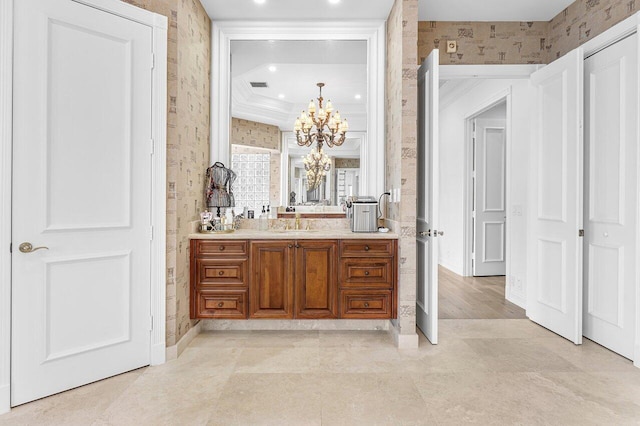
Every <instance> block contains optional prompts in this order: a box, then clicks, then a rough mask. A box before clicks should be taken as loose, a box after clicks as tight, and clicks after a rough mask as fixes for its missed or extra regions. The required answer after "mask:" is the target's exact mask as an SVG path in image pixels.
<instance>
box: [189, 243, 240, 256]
mask: <svg viewBox="0 0 640 426" xmlns="http://www.w3.org/2000/svg"><path fill="white" fill-rule="evenodd" d="M194 241H196V252H195V255H196V256H214V255H215V256H216V257H218V256H246V255H247V241H246V240H194Z"/></svg>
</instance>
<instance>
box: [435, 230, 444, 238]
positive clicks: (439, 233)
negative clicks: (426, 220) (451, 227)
mask: <svg viewBox="0 0 640 426" xmlns="http://www.w3.org/2000/svg"><path fill="white" fill-rule="evenodd" d="M433 233H434V234H435V235H440V236H441V237H442V236H443V235H444V231H436V230H435V229H434V230H433Z"/></svg>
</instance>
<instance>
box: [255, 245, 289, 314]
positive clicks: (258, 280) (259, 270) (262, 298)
mask: <svg viewBox="0 0 640 426" xmlns="http://www.w3.org/2000/svg"><path fill="white" fill-rule="evenodd" d="M250 251H251V255H250V259H251V281H250V283H249V311H250V314H249V317H250V318H274V319H290V318H293V273H294V267H293V262H294V242H293V241H289V240H283V241H252V242H251V248H250Z"/></svg>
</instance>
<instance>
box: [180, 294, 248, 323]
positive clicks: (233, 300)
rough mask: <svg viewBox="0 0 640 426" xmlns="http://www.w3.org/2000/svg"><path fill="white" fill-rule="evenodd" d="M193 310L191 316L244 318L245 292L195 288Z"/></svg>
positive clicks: (245, 315) (245, 311) (245, 313)
mask: <svg viewBox="0 0 640 426" xmlns="http://www.w3.org/2000/svg"><path fill="white" fill-rule="evenodd" d="M195 311H196V312H195V317H194V316H193V315H192V318H227V319H246V318H247V292H246V291H215V290H196V303H195ZM192 314H193V313H192Z"/></svg>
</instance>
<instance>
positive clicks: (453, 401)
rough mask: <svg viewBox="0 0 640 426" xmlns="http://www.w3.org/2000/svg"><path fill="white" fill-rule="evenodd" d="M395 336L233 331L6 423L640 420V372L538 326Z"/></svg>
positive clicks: (482, 323) (505, 324)
mask: <svg viewBox="0 0 640 426" xmlns="http://www.w3.org/2000/svg"><path fill="white" fill-rule="evenodd" d="M440 340H441V343H440V344H439V345H437V346H432V345H430V344H429V343H428V342H427V341H426V340H425V339H424V337H422V336H421V342H420V348H419V349H416V350H398V349H396V348H395V346H394V345H393V342H392V340H391V338H390V337H389V335H388V334H387V333H386V332H361V331H358V332H343V331H326V332H325V331H301V332H296V331H293V332H292V331H286V332H278V331H272V332H269V331H259V332H256V331H228V332H209V333H205V334H201V335H199V336H198V337H197V338H196V339H195V340H194V341H193V342H192V344H191V345H190V346H189V347H188V348H187V349H186V350H185V351H184V353H183V354H182V355H181V356H180V357H179V358H178V359H177V360H174V361H171V362H168V363H166V364H165V365H162V366H158V367H149V368H142V369H139V370H136V371H133V372H130V373H127V374H123V375H120V376H117V377H114V378H111V379H107V380H103V381H101V382H97V383H94V384H91V385H88V386H84V387H81V388H78V389H75V390H71V391H68V392H64V393H61V394H59V395H55V396H52V397H49V398H45V399H42V400H39V401H35V402H32V403H30V404H26V405H23V406H21V407H17V408H15V409H14V410H12V411H11V412H10V413H9V414H5V415H3V416H0V425H65V426H66V425H92V424H95V425H136V426H142V425H431V424H432V425H460V424H467V423H469V424H479V425H491V424H496V425H511V424H519V425H520V424H525V425H529V424H551V425H587V424H594V425H627V424H629V425H632V424H640V369H636V368H634V367H633V366H632V364H631V362H630V361H628V360H626V359H624V358H622V357H619V356H617V355H615V354H613V353H611V352H609V351H608V350H606V349H604V348H602V347H600V346H598V345H596V344H594V343H592V342H590V341H588V340H586V341H585V343H584V344H583V345H582V346H574V345H573V344H571V343H570V342H568V341H566V340H564V339H562V338H560V337H557V336H556V335H554V334H552V333H550V332H549V331H547V330H545V329H543V328H541V327H539V326H537V325H535V324H533V323H532V322H530V321H528V320H521V319H511V320H505V319H500V320H468V319H467V320H465V319H463V320H441V322H440Z"/></svg>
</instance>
